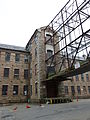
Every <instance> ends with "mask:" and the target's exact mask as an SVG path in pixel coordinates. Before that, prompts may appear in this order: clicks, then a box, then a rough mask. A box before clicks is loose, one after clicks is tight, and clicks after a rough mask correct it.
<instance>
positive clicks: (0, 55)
mask: <svg viewBox="0 0 90 120" xmlns="http://www.w3.org/2000/svg"><path fill="white" fill-rule="evenodd" d="M0 59H1V51H0Z"/></svg>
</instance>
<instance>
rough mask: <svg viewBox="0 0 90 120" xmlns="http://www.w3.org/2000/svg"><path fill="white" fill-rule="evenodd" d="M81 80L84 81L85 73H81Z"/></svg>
mask: <svg viewBox="0 0 90 120" xmlns="http://www.w3.org/2000/svg"><path fill="white" fill-rule="evenodd" d="M81 80H82V81H84V74H83V73H82V74H81Z"/></svg>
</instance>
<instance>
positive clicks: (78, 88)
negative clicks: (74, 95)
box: [77, 86, 81, 95]
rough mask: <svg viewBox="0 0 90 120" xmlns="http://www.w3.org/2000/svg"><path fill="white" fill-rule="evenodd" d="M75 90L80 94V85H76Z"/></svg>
mask: <svg viewBox="0 0 90 120" xmlns="http://www.w3.org/2000/svg"><path fill="white" fill-rule="evenodd" d="M77 92H78V94H79V95H80V94H81V89H80V86H77Z"/></svg>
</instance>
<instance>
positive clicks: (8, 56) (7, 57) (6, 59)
mask: <svg viewBox="0 0 90 120" xmlns="http://www.w3.org/2000/svg"><path fill="white" fill-rule="evenodd" d="M5 61H10V53H8V52H6V54H5Z"/></svg>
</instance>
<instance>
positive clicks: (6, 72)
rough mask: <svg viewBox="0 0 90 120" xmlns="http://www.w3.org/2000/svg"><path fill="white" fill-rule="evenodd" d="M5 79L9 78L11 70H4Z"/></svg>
mask: <svg viewBox="0 0 90 120" xmlns="http://www.w3.org/2000/svg"><path fill="white" fill-rule="evenodd" d="M4 77H9V68H4Z"/></svg>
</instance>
